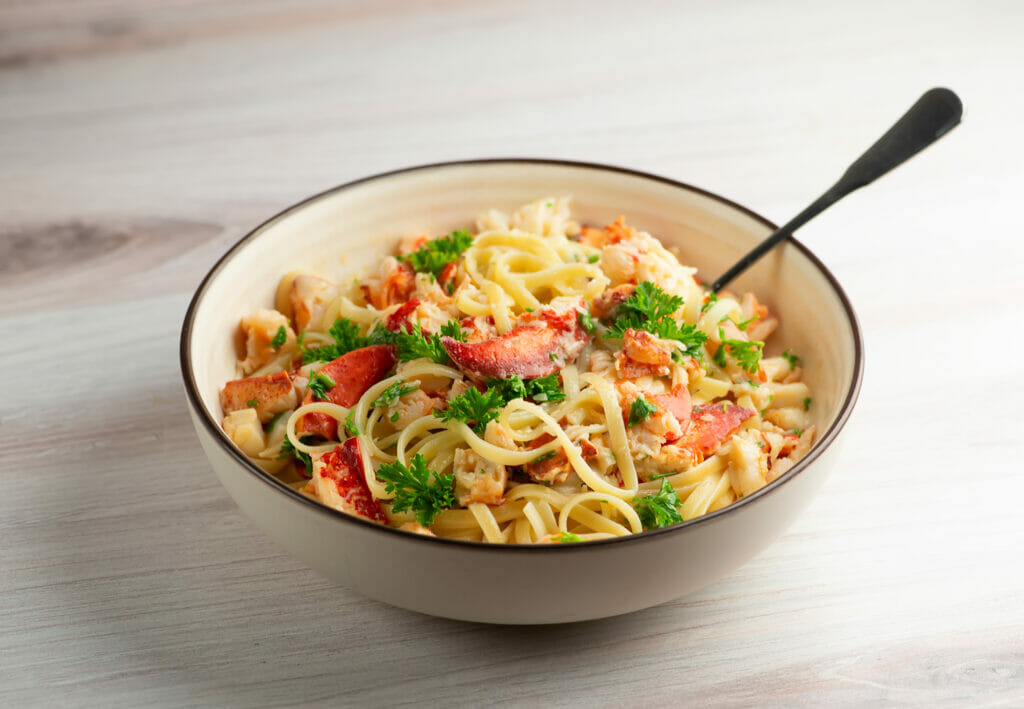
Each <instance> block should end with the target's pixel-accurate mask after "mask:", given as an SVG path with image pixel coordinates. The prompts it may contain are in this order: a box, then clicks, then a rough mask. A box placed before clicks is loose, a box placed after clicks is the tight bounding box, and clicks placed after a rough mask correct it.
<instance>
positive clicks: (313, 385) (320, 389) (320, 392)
mask: <svg viewBox="0 0 1024 709" xmlns="http://www.w3.org/2000/svg"><path fill="white" fill-rule="evenodd" d="M337 384H338V382H336V381H334V380H333V379H331V378H330V377H329V376H327V375H326V374H324V373H323V372H317V373H316V374H314V375H313V376H312V377H310V378H309V384H308V385H307V388H308V389H309V390H310V391H311V392H313V398H314V399H326V398H327V390H328V389H330V388H331V387H333V386H337Z"/></svg>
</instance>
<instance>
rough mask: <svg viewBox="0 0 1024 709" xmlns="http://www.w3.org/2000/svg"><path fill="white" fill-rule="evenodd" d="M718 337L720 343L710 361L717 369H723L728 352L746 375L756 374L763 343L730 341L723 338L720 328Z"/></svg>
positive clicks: (759, 365)
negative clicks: (712, 361) (713, 362)
mask: <svg viewBox="0 0 1024 709" xmlns="http://www.w3.org/2000/svg"><path fill="white" fill-rule="evenodd" d="M718 337H719V339H720V340H721V341H722V344H721V345H719V347H718V350H717V351H716V352H715V355H714V357H712V359H713V360H714V361H715V364H717V365H718V366H719V367H725V354H726V352H728V353H729V354H730V355H732V357H733V359H735V360H736V363H737V364H738V365H739V366H740V368H741V369H742V370H743V371H744V372H746V373H747V374H757V372H758V370H759V369H760V368H761V351H762V350H763V349H764V343H763V342H761V341H760V340H753V341H750V342H747V341H746V340H731V339H729V338H727V337H726V336H725V333H724V332H723V331H722V328H721V327H719V328H718Z"/></svg>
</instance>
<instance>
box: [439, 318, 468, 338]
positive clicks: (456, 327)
mask: <svg viewBox="0 0 1024 709" xmlns="http://www.w3.org/2000/svg"><path fill="white" fill-rule="evenodd" d="M441 335H442V336H447V337H450V338H452V339H453V340H458V341H459V342H465V341H466V333H464V332H463V331H462V325H461V324H460V323H459V321H458V320H449V321H448V322H446V323H445V324H444V325H442V326H441Z"/></svg>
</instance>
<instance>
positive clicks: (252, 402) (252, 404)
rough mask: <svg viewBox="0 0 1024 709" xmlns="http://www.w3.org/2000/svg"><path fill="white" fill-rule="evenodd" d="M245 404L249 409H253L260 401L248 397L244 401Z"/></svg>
mask: <svg viewBox="0 0 1024 709" xmlns="http://www.w3.org/2000/svg"><path fill="white" fill-rule="evenodd" d="M245 405H246V406H248V407H249V408H250V409H255V408H257V407H258V406H259V405H260V402H259V401H257V400H256V399H249V400H248V401H247V402H245Z"/></svg>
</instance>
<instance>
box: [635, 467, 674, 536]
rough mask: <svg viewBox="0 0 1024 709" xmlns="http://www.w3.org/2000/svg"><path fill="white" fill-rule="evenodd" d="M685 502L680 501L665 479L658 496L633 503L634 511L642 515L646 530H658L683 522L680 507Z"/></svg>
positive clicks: (649, 496) (650, 496) (662, 481)
mask: <svg viewBox="0 0 1024 709" xmlns="http://www.w3.org/2000/svg"><path fill="white" fill-rule="evenodd" d="M682 504H683V501H682V500H680V499H679V495H677V494H676V491H675V488H673V487H672V485H671V484H669V481H668V480H666V479H665V478H662V479H661V490H659V491H658V494H656V495H648V496H646V497H641V498H639V499H637V500H636V501H635V502H633V509H635V510H636V512H637V514H638V515H640V521H641V522H642V523H643V525H644V529H658V528H660V527H667V526H669V525H671V524H678V523H680V522H682V521H683V516H682V515H681V514H679V507H680V506H681V505H682Z"/></svg>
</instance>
